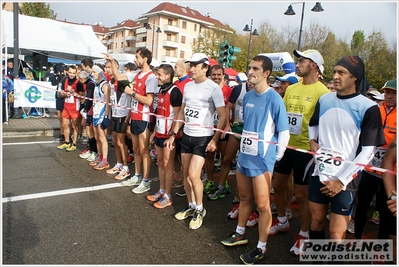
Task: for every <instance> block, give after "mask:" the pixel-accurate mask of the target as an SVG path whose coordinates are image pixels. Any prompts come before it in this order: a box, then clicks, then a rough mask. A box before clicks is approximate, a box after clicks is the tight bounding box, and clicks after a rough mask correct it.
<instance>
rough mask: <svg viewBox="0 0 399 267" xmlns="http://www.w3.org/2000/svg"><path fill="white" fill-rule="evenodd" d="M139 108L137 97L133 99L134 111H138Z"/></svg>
mask: <svg viewBox="0 0 399 267" xmlns="http://www.w3.org/2000/svg"><path fill="white" fill-rule="evenodd" d="M138 110H139V101H138V100H137V99H135V98H133V99H132V112H134V113H137V111H138Z"/></svg>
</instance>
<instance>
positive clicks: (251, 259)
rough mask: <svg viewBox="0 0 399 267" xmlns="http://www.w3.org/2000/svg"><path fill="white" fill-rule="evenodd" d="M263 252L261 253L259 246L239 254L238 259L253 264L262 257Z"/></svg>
mask: <svg viewBox="0 0 399 267" xmlns="http://www.w3.org/2000/svg"><path fill="white" fill-rule="evenodd" d="M264 256H265V253H262V250H261V249H260V248H255V249H254V250H252V251H249V252H246V253H244V254H242V255H241V256H240V259H241V261H242V262H243V263H245V264H247V265H250V264H254V263H255V262H257V261H259V260H261V259H263V257H264Z"/></svg>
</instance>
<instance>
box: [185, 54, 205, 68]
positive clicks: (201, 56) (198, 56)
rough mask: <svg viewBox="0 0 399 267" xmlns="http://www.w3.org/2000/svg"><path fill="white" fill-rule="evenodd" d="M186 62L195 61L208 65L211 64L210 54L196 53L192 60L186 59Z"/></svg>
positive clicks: (195, 62)
mask: <svg viewBox="0 0 399 267" xmlns="http://www.w3.org/2000/svg"><path fill="white" fill-rule="evenodd" d="M186 63H194V64H199V63H204V64H206V65H209V59H208V56H207V55H205V54H204V53H195V54H194V55H193V56H192V57H191V59H190V60H187V61H186Z"/></svg>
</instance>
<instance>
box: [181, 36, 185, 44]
mask: <svg viewBox="0 0 399 267" xmlns="http://www.w3.org/2000/svg"><path fill="white" fill-rule="evenodd" d="M181 43H182V44H185V43H186V36H182V37H181Z"/></svg>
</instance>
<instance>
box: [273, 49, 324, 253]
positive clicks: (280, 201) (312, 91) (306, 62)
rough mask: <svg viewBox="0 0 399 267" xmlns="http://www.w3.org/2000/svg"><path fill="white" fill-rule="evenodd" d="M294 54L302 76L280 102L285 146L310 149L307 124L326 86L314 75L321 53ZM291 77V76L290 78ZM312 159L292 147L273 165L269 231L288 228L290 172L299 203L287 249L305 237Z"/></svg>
mask: <svg viewBox="0 0 399 267" xmlns="http://www.w3.org/2000/svg"><path fill="white" fill-rule="evenodd" d="M294 55H295V56H296V57H297V58H298V62H297V64H296V71H295V72H296V74H297V75H298V76H299V77H302V78H303V79H302V81H301V82H298V83H296V84H293V85H291V86H289V87H288V88H287V90H286V92H285V95H284V98H283V100H284V103H285V106H286V109H287V115H288V124H289V128H290V141H289V143H288V145H289V146H291V147H295V148H299V149H303V150H310V145H309V137H308V124H309V120H310V118H311V116H312V115H313V112H314V110H315V106H316V103H317V101H318V99H319V98H320V97H321V96H322V95H324V94H327V93H329V92H330V91H329V90H328V89H327V87H326V86H325V85H324V84H323V83H321V82H320V81H319V79H318V77H319V74H321V73H322V72H323V70H324V67H323V63H324V60H323V57H322V56H321V54H320V53H319V52H318V51H317V50H313V49H310V50H306V51H303V52H301V51H298V50H294ZM291 79H293V78H291ZM312 161H313V157H312V155H311V154H305V153H302V152H299V151H296V150H293V149H287V150H286V151H285V153H284V156H283V158H282V159H281V161H280V162H279V163H278V164H277V165H276V166H275V168H274V184H273V187H274V199H275V202H276V206H277V220H275V221H274V222H273V224H272V227H271V229H270V233H269V235H275V234H277V233H278V232H286V231H288V230H289V229H290V225H289V222H288V219H287V217H286V215H285V207H286V204H287V203H286V201H287V197H286V189H287V182H288V180H289V179H290V177H291V175H290V174H291V171H293V175H294V194H295V197H296V199H297V201H298V204H299V217H300V222H301V229H300V232H299V234H298V236H297V239H296V240H295V243H294V245H293V246H292V248H291V249H290V253H291V254H294V255H297V256H298V255H299V254H300V252H301V248H300V244H301V241H302V240H304V239H308V238H309V225H310V211H309V201H308V176H307V172H308V168H309V167H310V165H311V163H312Z"/></svg>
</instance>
